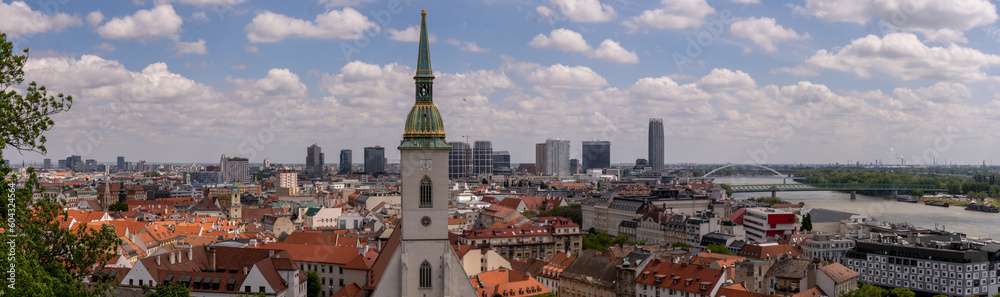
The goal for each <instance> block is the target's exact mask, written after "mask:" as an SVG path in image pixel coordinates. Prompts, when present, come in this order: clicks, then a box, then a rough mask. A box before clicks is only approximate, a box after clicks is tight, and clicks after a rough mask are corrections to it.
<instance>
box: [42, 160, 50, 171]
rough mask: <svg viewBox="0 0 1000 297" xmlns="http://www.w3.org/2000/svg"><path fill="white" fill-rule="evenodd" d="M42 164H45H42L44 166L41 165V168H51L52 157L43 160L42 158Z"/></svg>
mask: <svg viewBox="0 0 1000 297" xmlns="http://www.w3.org/2000/svg"><path fill="white" fill-rule="evenodd" d="M44 164H45V165H44V166H42V168H45V169H52V159H45V160H44Z"/></svg>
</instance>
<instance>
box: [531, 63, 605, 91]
mask: <svg viewBox="0 0 1000 297" xmlns="http://www.w3.org/2000/svg"><path fill="white" fill-rule="evenodd" d="M524 79H525V80H526V81H527V82H528V83H529V84H532V85H534V86H535V87H534V89H535V91H536V92H540V93H547V94H548V92H549V91H569V90H594V89H599V88H601V87H604V86H606V85H607V84H608V81H607V80H606V79H604V77H601V75H600V74H597V72H594V70H591V69H590V68H589V67H585V66H574V67H570V66H565V65H562V64H555V65H552V66H549V67H539V68H538V69H535V70H534V71H531V72H530V73H528V74H526V75H525V76H524Z"/></svg>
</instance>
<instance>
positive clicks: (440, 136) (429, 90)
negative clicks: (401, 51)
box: [399, 11, 451, 148]
mask: <svg viewBox="0 0 1000 297" xmlns="http://www.w3.org/2000/svg"><path fill="white" fill-rule="evenodd" d="M420 16H421V17H420V48H419V50H418V54H417V74H416V75H415V76H413V80H414V81H416V87H417V88H416V102H415V104H414V105H413V108H412V109H410V114H409V115H407V116H406V127H405V128H404V132H403V143H402V144H400V145H399V148H451V146H450V145H448V143H447V142H445V140H444V139H445V134H444V120H442V119H441V112H439V111H438V109H437V106H434V92H433V84H434V73H433V72H432V71H431V57H430V48H429V46H428V43H429V42H428V40H427V13H426V12H425V11H422V12H421V13H420Z"/></svg>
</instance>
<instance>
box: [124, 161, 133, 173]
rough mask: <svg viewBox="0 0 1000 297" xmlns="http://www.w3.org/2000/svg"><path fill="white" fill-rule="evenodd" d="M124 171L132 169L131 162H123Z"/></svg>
mask: <svg viewBox="0 0 1000 297" xmlns="http://www.w3.org/2000/svg"><path fill="white" fill-rule="evenodd" d="M125 171H132V162H128V161H126V162H125Z"/></svg>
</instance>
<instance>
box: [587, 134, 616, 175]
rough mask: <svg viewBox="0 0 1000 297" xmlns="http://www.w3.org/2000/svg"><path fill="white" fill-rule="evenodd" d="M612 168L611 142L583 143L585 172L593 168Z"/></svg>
mask: <svg viewBox="0 0 1000 297" xmlns="http://www.w3.org/2000/svg"><path fill="white" fill-rule="evenodd" d="M610 167H611V142H610V141H584V142H583V170H584V171H587V169H593V168H600V169H604V168H610Z"/></svg>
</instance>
